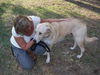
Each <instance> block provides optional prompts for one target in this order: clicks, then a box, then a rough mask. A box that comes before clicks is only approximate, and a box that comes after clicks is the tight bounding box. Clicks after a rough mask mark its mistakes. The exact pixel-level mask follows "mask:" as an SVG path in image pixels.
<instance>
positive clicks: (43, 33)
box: [34, 23, 51, 43]
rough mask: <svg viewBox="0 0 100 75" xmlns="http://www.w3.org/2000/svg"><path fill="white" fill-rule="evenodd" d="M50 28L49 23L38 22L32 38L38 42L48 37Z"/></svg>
mask: <svg viewBox="0 0 100 75" xmlns="http://www.w3.org/2000/svg"><path fill="white" fill-rule="evenodd" d="M50 33H51V30H50V27H49V23H41V24H38V25H37V27H36V29H35V36H34V39H35V40H36V42H37V43H38V42H39V41H40V40H43V39H44V38H48V37H49V36H50Z"/></svg>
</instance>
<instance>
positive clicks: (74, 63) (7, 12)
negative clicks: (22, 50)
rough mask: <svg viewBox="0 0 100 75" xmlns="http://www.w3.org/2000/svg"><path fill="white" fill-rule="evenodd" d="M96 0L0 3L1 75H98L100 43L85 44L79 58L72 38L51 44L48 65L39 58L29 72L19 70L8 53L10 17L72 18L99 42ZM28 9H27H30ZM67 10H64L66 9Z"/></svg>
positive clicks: (98, 18) (98, 8) (99, 33)
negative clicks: (71, 47) (85, 27)
mask: <svg viewBox="0 0 100 75" xmlns="http://www.w3.org/2000/svg"><path fill="white" fill-rule="evenodd" d="M99 3H100V1H99V0H95V1H93V0H49V1H47V0H41V1H38V0H37V1H36V0H33V1H32V0H29V1H27V0H25V1H22V0H13V1H11V0H6V2H5V1H3V0H1V1H0V75H100V48H99V46H100V40H98V41H96V42H94V43H91V44H87V45H86V52H85V54H84V55H83V57H82V59H80V60H79V59H77V58H76V56H77V54H79V52H80V50H79V48H78V47H77V48H76V49H75V50H74V51H71V50H70V49H69V48H70V46H72V45H73V38H72V35H68V36H66V38H65V39H64V40H63V41H62V42H60V43H58V44H56V45H54V47H53V49H52V50H51V63H50V64H46V63H45V59H46V57H45V56H38V60H37V64H36V65H35V66H34V68H33V69H32V71H27V70H22V69H21V68H20V67H19V65H18V63H17V62H16V60H15V58H14V57H13V56H12V54H11V51H10V43H9V38H10V35H11V33H10V30H11V25H12V19H13V16H15V15H18V14H22V15H33V14H34V15H38V16H40V17H42V18H65V17H75V18H79V19H82V20H84V21H85V22H86V23H87V27H88V35H89V36H90V37H92V36H96V37H98V38H99V39H100V14H99V13H100V6H99ZM29 8H30V9H29ZM65 9H66V10H65Z"/></svg>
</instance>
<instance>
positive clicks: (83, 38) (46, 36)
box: [34, 18, 97, 61]
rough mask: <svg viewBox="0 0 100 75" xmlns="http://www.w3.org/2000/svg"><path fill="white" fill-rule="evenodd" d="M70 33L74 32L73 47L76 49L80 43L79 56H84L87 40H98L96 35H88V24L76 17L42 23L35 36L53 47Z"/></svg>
mask: <svg viewBox="0 0 100 75" xmlns="http://www.w3.org/2000/svg"><path fill="white" fill-rule="evenodd" d="M70 33H72V34H73V37H74V46H73V47H71V49H72V50H73V49H75V48H76V46H77V45H78V46H79V48H80V50H81V53H80V54H79V55H77V58H81V57H82V55H83V53H84V51H85V48H84V43H85V42H92V41H95V40H97V38H96V37H92V38H89V37H88V36H87V27H86V24H85V23H84V22H83V21H81V20H79V19H74V18H67V19H66V21H61V22H52V23H41V24H39V25H38V26H37V28H36V34H35V37H34V38H35V39H36V41H37V42H39V41H40V40H43V41H44V42H45V43H47V44H48V45H49V46H50V48H51V47H52V46H53V45H54V44H56V43H57V42H59V41H61V40H63V39H64V37H65V36H66V35H67V34H70ZM49 61H50V60H49Z"/></svg>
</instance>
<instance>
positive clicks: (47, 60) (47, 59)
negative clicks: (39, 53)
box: [44, 52, 50, 64]
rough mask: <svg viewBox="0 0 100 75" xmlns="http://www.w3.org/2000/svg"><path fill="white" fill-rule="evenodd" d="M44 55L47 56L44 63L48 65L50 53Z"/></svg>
mask: <svg viewBox="0 0 100 75" xmlns="http://www.w3.org/2000/svg"><path fill="white" fill-rule="evenodd" d="M44 55H46V56H47V58H46V63H47V64H48V63H50V52H45V53H44Z"/></svg>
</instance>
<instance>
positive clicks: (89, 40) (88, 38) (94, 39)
mask: <svg viewBox="0 0 100 75" xmlns="http://www.w3.org/2000/svg"><path fill="white" fill-rule="evenodd" d="M96 40H99V39H98V38H97V37H91V38H90V37H85V41H86V43H91V42H94V41H96Z"/></svg>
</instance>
